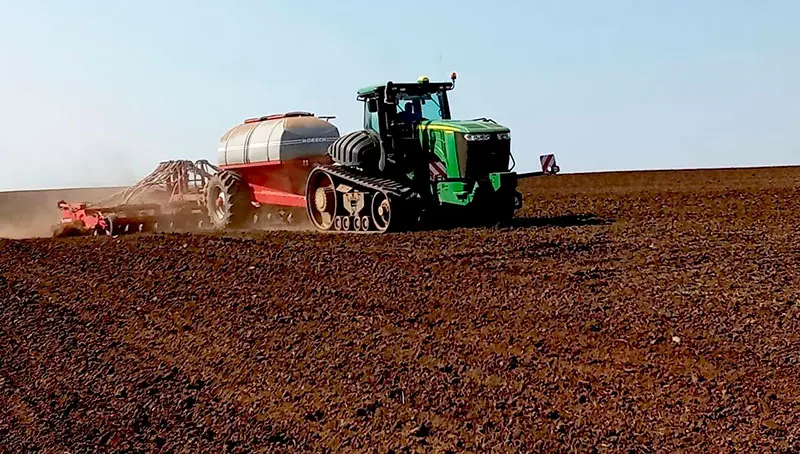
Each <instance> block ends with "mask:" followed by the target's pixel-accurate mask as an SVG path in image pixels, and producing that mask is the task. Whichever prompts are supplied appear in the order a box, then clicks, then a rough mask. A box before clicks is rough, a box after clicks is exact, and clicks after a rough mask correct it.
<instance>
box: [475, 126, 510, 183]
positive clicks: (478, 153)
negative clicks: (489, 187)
mask: <svg viewBox="0 0 800 454" xmlns="http://www.w3.org/2000/svg"><path fill="white" fill-rule="evenodd" d="M510 156H511V142H510V141H509V140H498V139H497V137H496V136H495V135H494V134H493V135H492V138H491V139H489V140H485V141H475V142H467V166H466V172H465V176H466V177H467V178H481V177H485V176H486V175H488V174H490V173H493V172H507V171H508V167H509V164H510Z"/></svg>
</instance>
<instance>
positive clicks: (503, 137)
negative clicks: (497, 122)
mask: <svg viewBox="0 0 800 454" xmlns="http://www.w3.org/2000/svg"><path fill="white" fill-rule="evenodd" d="M497 138H498V139H500V140H511V133H510V132H501V133H500V134H498V135H497Z"/></svg>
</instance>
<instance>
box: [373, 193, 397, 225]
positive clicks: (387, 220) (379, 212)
mask: <svg viewBox="0 0 800 454" xmlns="http://www.w3.org/2000/svg"><path fill="white" fill-rule="evenodd" d="M371 211H372V213H371V214H372V222H373V224H374V225H375V228H376V229H377V230H378V231H379V232H385V231H386V230H388V229H389V227H390V226H391V223H392V203H391V202H390V201H389V198H388V197H387V196H386V194H383V193H381V192H379V193H376V194H375V196H374V197H373V198H372V207H371Z"/></svg>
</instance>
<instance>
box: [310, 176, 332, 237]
mask: <svg viewBox="0 0 800 454" xmlns="http://www.w3.org/2000/svg"><path fill="white" fill-rule="evenodd" d="M306 207H307V208H306V210H307V212H308V218H309V220H311V224H313V225H314V227H315V228H317V229H318V230H331V228H333V229H334V230H341V219H340V218H339V217H337V216H336V210H337V201H336V191H335V187H334V184H333V179H332V178H331V176H330V175H328V174H327V173H325V172H323V171H312V172H311V174H310V175H309V177H308V182H307V183H306Z"/></svg>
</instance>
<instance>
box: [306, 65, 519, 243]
mask: <svg viewBox="0 0 800 454" xmlns="http://www.w3.org/2000/svg"><path fill="white" fill-rule="evenodd" d="M455 80H456V75H455V73H453V75H452V76H451V81H450V82H431V81H429V80H428V78H426V77H422V78H420V79H419V80H418V81H417V82H416V83H392V82H387V83H386V84H385V85H375V86H370V87H366V88H362V89H361V90H359V91H358V96H357V99H358V100H359V101H361V102H363V104H364V128H363V129H362V130H358V131H355V132H351V133H348V134H345V135H343V136H341V137H340V138H338V139H337V140H336V141H335V142H333V143H332V144H331V145H330V147H329V148H328V154H329V155H330V156H331V158H332V160H333V162H334V164H332V165H324V166H319V167H316V168H314V169H313V170H312V171H311V172H310V173H309V175H308V179H307V180H306V191H305V194H306V207H307V210H308V216H309V219H310V220H311V222H312V224H313V225H314V227H315V228H317V229H318V230H326V231H327V230H334V231H351V232H387V231H398V230H408V229H414V228H417V227H419V226H422V225H425V224H434V225H439V224H440V223H441V222H451V223H452V222H455V223H457V224H458V225H464V224H475V223H478V224H484V225H485V224H492V225H494V224H499V223H505V222H508V221H510V220H511V219H512V218H513V216H514V212H515V211H516V210H517V209H519V208H520V207H521V206H522V196H521V194H520V193H519V192H517V174H516V173H514V172H512V171H511V168H512V167H513V166H512V163H513V157H512V156H511V131H510V130H509V128H507V127H505V126H503V125H500V124H498V123H496V122H494V121H492V120H489V119H485V118H481V119H476V120H454V119H452V117H451V113H450V104H449V102H448V98H447V92H448V91H450V90H452V89H453V88H454V87H455Z"/></svg>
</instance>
